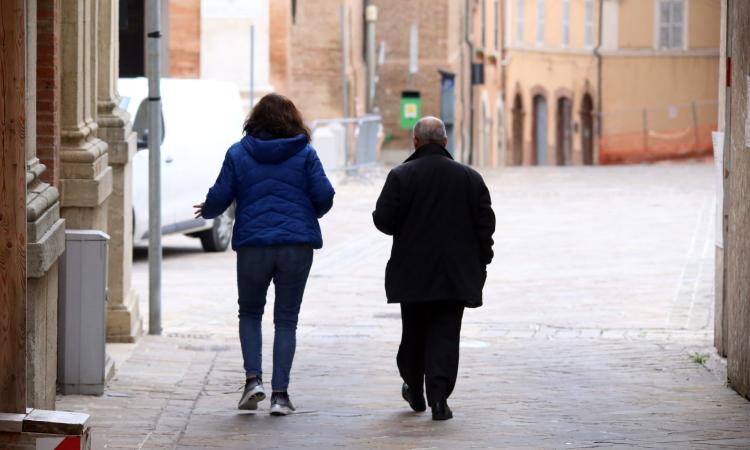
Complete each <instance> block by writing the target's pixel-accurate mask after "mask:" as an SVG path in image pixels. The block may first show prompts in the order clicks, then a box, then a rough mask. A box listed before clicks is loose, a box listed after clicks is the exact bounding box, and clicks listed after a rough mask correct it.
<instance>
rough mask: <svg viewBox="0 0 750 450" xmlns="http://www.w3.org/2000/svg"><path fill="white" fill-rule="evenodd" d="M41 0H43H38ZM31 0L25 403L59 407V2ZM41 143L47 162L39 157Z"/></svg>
mask: <svg viewBox="0 0 750 450" xmlns="http://www.w3.org/2000/svg"><path fill="white" fill-rule="evenodd" d="M37 3H38V4H37ZM55 3H56V2H55V0H38V1H33V0H32V1H27V2H26V30H27V33H26V44H27V46H26V121H27V122H26V142H25V147H26V220H27V225H26V230H27V235H28V238H27V246H26V251H27V261H26V278H27V295H26V345H27V347H26V348H27V353H26V368H27V372H26V403H27V406H29V407H33V408H42V409H54V407H55V390H56V389H55V388H56V382H57V299H58V270H57V261H58V259H59V257H60V255H61V254H62V252H63V250H64V248H65V221H64V220H62V219H61V218H60V202H59V197H60V196H59V193H58V191H57V189H56V188H55V187H54V186H52V185H50V184H48V183H47V182H46V181H45V179H48V175H49V173H50V172H54V170H55V167H54V166H55V160H56V158H55V155H56V153H57V152H58V151H59V148H58V147H57V146H56V145H55V139H53V138H51V136H52V134H54V132H55V131H54V130H56V124H57V123H58V122H59V114H57V113H56V111H57V105H56V101H55V98H56V96H55V91H56V90H57V89H59V84H60V83H59V71H58V69H57V68H56V67H55V66H56V61H57V60H58V59H59V57H58V53H57V52H58V51H59V46H58V45H57V42H56V40H55V39H56V33H58V34H59V28H60V27H59V5H57V7H56V5H55ZM39 147H42V148H43V149H44V150H43V152H42V153H43V155H41V157H42V158H44V160H45V162H46V163H47V164H49V166H46V165H45V164H43V163H42V162H41V161H40V159H39V156H38V148H39Z"/></svg>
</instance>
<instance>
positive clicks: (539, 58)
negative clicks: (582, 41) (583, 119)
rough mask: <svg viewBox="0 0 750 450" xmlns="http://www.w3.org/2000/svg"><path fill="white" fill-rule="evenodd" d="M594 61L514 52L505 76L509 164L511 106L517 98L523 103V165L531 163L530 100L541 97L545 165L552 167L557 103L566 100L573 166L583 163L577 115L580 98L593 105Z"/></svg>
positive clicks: (588, 57) (587, 57) (579, 56)
mask: <svg viewBox="0 0 750 450" xmlns="http://www.w3.org/2000/svg"><path fill="white" fill-rule="evenodd" d="M596 71H597V65H596V59H595V58H594V57H593V55H585V54H573V53H556V54H555V53H542V52H529V51H527V52H514V53H513V56H512V57H511V61H510V64H509V66H508V72H507V93H506V102H507V103H506V105H505V108H506V115H505V130H506V136H507V139H506V148H507V149H508V150H507V152H508V154H507V155H506V160H507V161H512V151H513V139H514V136H513V112H512V109H513V102H514V99H515V96H516V94H521V99H522V102H523V113H524V117H523V164H524V165H528V164H532V163H533V160H534V159H533V148H532V143H533V131H534V130H533V96H534V95H536V94H537V93H541V94H542V95H544V96H545V97H546V99H547V164H554V161H555V155H556V154H555V151H556V125H557V124H556V113H557V99H558V98H559V97H560V96H566V97H569V98H570V99H571V101H572V103H573V108H572V109H573V122H574V124H578V126H574V133H573V164H581V163H582V162H583V157H582V150H581V128H580V117H579V111H580V109H581V101H582V99H583V97H584V94H586V93H588V94H589V95H590V96H591V98H592V100H593V102H594V105H596V103H597V100H596V92H597V87H596V79H597V76H596Z"/></svg>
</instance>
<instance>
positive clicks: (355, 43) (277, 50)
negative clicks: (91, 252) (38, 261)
mask: <svg viewBox="0 0 750 450" xmlns="http://www.w3.org/2000/svg"><path fill="white" fill-rule="evenodd" d="M344 4H346V5H347V7H348V10H349V17H348V22H349V31H350V32H349V39H348V45H349V64H348V66H347V71H346V73H347V79H348V81H349V105H348V109H349V114H352V115H361V114H364V110H365V83H366V81H365V63H364V57H363V51H362V49H363V44H362V36H363V19H362V14H363V8H362V2H361V1H356V0H345V1H344ZM340 6H341V1H340V0H318V1H315V2H298V3H297V15H296V21H295V22H294V23H291V10H290V8H280V7H272V8H271V10H270V14H271V17H270V21H271V24H272V27H271V49H270V51H271V74H272V82H273V83H274V85H275V84H276V83H278V81H279V80H285V81H284V82H282V83H279V87H280V88H281V91H282V92H284V93H286V94H287V95H289V96H290V97H291V98H292V100H293V101H294V102H295V103H296V104H297V106H298V107H299V108H300V110H301V111H302V114H303V115H304V117H305V120H307V121H308V122H309V121H312V120H315V119H322V118H333V117H341V116H342V115H343V111H342V98H341V86H342V82H341V48H342V46H341V26H340ZM282 21H283V22H284V23H288V24H289V25H288V29H289V32H288V37H286V36H284V34H283V33H277V31H278V30H274V27H273V24H275V23H279V22H282ZM287 21H288V22H287Z"/></svg>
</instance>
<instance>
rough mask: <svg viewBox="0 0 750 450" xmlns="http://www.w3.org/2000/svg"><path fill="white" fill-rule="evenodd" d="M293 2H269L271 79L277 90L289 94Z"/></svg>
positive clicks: (273, 0)
mask: <svg viewBox="0 0 750 450" xmlns="http://www.w3.org/2000/svg"><path fill="white" fill-rule="evenodd" d="M291 14H292V10H291V2H289V1H276V0H271V2H270V4H269V28H268V31H269V36H268V38H269V58H270V60H271V74H270V77H271V79H270V81H271V85H272V86H273V88H274V89H275V90H276V92H279V93H281V94H284V95H286V94H287V81H288V78H289V41H290V38H289V27H290V26H291V23H292V19H291Z"/></svg>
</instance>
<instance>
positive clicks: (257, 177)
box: [203, 134, 334, 250]
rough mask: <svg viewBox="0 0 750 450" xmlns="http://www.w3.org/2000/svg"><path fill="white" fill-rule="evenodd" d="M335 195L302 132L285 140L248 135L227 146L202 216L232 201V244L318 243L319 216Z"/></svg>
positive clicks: (316, 245)
mask: <svg viewBox="0 0 750 450" xmlns="http://www.w3.org/2000/svg"><path fill="white" fill-rule="evenodd" d="M263 137H265V136H263ZM269 137H270V136H269ZM333 195H334V191H333V187H332V186H331V182H330V181H328V178H327V177H326V174H325V172H324V171H323V166H322V165H321V163H320V160H319V159H318V155H317V153H315V149H313V148H312V146H310V144H309V142H308V139H307V137H306V136H305V135H302V134H300V135H298V136H295V137H292V138H286V139H273V138H272V139H259V138H257V137H253V136H250V135H246V136H245V137H243V138H242V140H241V141H240V142H238V143H236V144H234V145H233V146H232V147H230V148H229V151H228V152H227V155H226V157H225V158H224V165H223V166H222V168H221V173H220V174H219V177H218V178H217V179H216V183H215V184H214V185H213V187H212V188H211V189H209V191H208V195H207V196H206V202H205V204H204V205H203V217H204V218H206V219H212V218H214V217H216V216H218V215H220V214H222V213H223V212H224V211H225V210H226V209H227V208H228V207H229V205H231V204H232V202H233V201H236V202H237V210H236V214H235V217H236V219H235V223H234V235H233V236H232V248H233V249H235V250H237V249H238V248H240V247H264V246H271V245H284V244H310V245H312V246H313V248H321V247H322V246H323V238H322V236H321V233H320V225H319V224H318V219H319V218H321V217H323V215H324V214H325V213H327V212H328V210H330V209H331V206H333Z"/></svg>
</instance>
